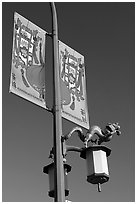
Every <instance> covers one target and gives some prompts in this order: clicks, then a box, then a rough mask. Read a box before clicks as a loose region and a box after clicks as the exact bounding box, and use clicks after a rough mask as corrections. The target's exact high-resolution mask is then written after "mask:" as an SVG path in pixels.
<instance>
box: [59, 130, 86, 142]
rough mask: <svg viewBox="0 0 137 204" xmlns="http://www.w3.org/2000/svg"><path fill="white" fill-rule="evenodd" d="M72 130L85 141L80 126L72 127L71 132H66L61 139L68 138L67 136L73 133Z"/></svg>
mask: <svg viewBox="0 0 137 204" xmlns="http://www.w3.org/2000/svg"><path fill="white" fill-rule="evenodd" d="M74 132H77V133H78V137H79V138H80V139H81V141H82V142H84V141H85V138H86V137H85V136H84V133H83V130H82V128H80V127H75V128H73V129H72V130H71V132H69V133H68V134H66V135H64V136H63V139H64V140H67V139H69V138H70V137H71V136H72V134H73V133H74Z"/></svg>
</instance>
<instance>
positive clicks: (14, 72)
mask: <svg viewBox="0 0 137 204" xmlns="http://www.w3.org/2000/svg"><path fill="white" fill-rule="evenodd" d="M13 31H14V32H13V49H12V66H11V77H10V92H12V93H14V94H17V95H18V96H21V97H23V98H24V99H27V100H29V101H31V102H32V103H35V104H37V105H39V106H41V107H43V108H46V104H45V36H46V32H45V31H44V30H42V29H41V28H39V27H38V26H36V25H35V24H33V23H31V22H30V21H29V20H27V19H26V18H24V17H22V16H21V15H19V14H18V13H16V12H15V13H14V28H13Z"/></svg>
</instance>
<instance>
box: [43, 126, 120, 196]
mask: <svg viewBox="0 0 137 204" xmlns="http://www.w3.org/2000/svg"><path fill="white" fill-rule="evenodd" d="M74 132H77V133H78V137H79V138H80V140H81V141H82V142H83V144H84V146H83V147H82V148H81V147H76V146H69V145H67V144H66V141H67V140H68V139H69V138H70V137H71V136H72V135H73V133H74ZM115 133H116V134H117V135H120V134H121V132H120V126H119V124H118V123H113V124H111V123H108V124H107V125H106V127H105V129H104V130H102V129H101V128H100V127H99V126H92V127H91V128H90V129H89V130H88V131H87V133H86V134H84V133H83V130H82V128H80V127H75V128H73V129H72V130H71V131H70V132H69V133H68V134H66V135H63V136H62V139H61V140H62V152H63V158H64V180H65V184H64V186H65V196H67V195H68V194H69V190H68V182H67V173H68V172H70V171H71V166H69V165H68V164H66V163H65V162H66V158H65V157H66V155H67V153H68V152H70V151H75V152H79V153H80V157H81V158H83V159H85V160H86V164H87V181H88V182H89V183H91V184H97V185H98V191H99V192H100V191H101V185H100V184H103V183H105V182H107V181H108V180H109V170H108V163H107V157H108V156H109V155H110V154H111V150H110V149H109V148H108V147H106V146H104V145H101V144H102V143H103V142H108V141H110V140H111V139H112V136H113V134H115ZM95 135H97V136H98V138H96V139H94V140H93V137H94V136H95ZM89 142H91V144H92V145H91V146H88V144H89ZM54 154H55V151H54V148H52V150H51V151H50V156H49V158H52V159H53V160H54ZM43 172H44V173H47V174H49V183H50V191H49V196H50V197H54V173H53V172H54V163H51V164H50V165H48V166H46V167H44V169H43ZM65 172H66V173H65Z"/></svg>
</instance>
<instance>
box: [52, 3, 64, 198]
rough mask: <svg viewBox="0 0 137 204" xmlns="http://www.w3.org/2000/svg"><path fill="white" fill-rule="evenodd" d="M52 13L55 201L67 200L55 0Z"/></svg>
mask: <svg viewBox="0 0 137 204" xmlns="http://www.w3.org/2000/svg"><path fill="white" fill-rule="evenodd" d="M50 8H51V13H52V46H53V117H54V119H53V122H54V133H53V134H54V135H53V137H54V175H55V176H54V178H55V181H54V186H55V189H54V192H55V197H54V198H55V202H64V201H65V189H64V165H63V156H62V144H61V136H62V118H61V96H60V79H59V77H60V76H59V57H58V26H57V14H56V8H55V4H54V2H50Z"/></svg>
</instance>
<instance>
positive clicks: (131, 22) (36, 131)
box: [2, 2, 135, 202]
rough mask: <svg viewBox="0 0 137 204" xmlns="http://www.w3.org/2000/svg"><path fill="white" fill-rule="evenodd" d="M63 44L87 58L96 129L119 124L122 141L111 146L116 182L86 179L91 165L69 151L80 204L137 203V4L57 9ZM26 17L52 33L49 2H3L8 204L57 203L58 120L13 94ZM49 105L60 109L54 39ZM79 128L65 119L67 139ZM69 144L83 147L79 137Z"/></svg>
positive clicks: (71, 177)
mask: <svg viewBox="0 0 137 204" xmlns="http://www.w3.org/2000/svg"><path fill="white" fill-rule="evenodd" d="M56 9H57V13H58V26H59V40H61V41H62V42H64V43H65V44H67V45H69V46H70V47H72V48H74V49H75V50H76V51H78V52H79V53H81V54H82V55H84V57H85V64H86V81H87V97H88V109H89V115H90V125H91V126H92V125H99V126H100V127H102V128H104V127H105V125H106V124H107V123H108V122H112V123H113V122H119V124H120V126H121V131H122V134H121V136H119V137H118V136H116V135H115V136H114V137H113V139H112V140H111V141H110V142H109V143H107V144H106V145H107V146H108V147H110V148H111V149H112V153H111V155H110V157H109V158H108V160H109V171H110V180H109V182H107V183H106V184H104V185H102V192H101V193H99V192H97V186H96V185H92V184H90V183H88V182H87V181H86V163H85V161H84V160H83V159H81V158H80V157H79V153H75V152H72V153H69V154H68V155H67V163H68V164H70V165H72V171H71V172H70V173H69V174H68V182H69V190H70V195H69V196H68V198H67V199H68V200H70V201H73V202H80V201H81V202H130V201H134V199H135V192H134V187H135V177H134V173H135V164H134V159H135V154H134V150H135V136H134V134H135V131H134V128H135V125H134V124H135V121H134V119H135V115H134V112H135V108H134V107H135V98H134V91H135V88H134V83H135V68H134V66H135V55H134V52H135V47H134V43H135V42H134V39H135V30H134V26H135V5H134V3H125V2H123V3H120V2H119V3H112V2H109V3H97V2H95V3H92V2H88V3H82V2H77V3H74V2H68V3H67V2H66V3H65V2H64V3H63V2H59V3H56ZM15 11H16V12H18V13H19V14H21V15H22V16H24V17H25V18H27V19H28V20H30V21H31V22H33V23H34V24H36V25H38V26H39V27H41V28H42V29H44V30H46V31H48V32H51V13H50V7H49V3H18V2H16V3H3V5H2V20H3V23H2V35H3V36H2V43H3V55H2V57H3V72H2V76H3V93H2V95H3V97H2V99H3V137H2V143H3V149H2V156H3V166H2V176H3V188H2V191H3V201H5V202H52V201H53V199H52V198H50V197H48V194H47V192H48V188H49V184H48V176H47V175H45V174H43V173H42V168H43V166H44V165H47V164H49V163H50V162H51V161H50V159H48V156H49V151H50V149H51V148H52V142H53V141H52V127H53V125H52V115H51V114H50V113H49V112H47V111H46V110H44V109H42V108H40V107H38V106H36V105H34V104H33V103H31V102H28V101H26V100H24V99H22V98H20V97H18V96H16V95H14V94H12V93H9V80H10V71H11V51H12V37H13V34H12V33H13V14H14V12H15ZM46 56H47V57H46V59H47V66H46V82H47V103H48V105H49V106H50V107H52V59H51V38H50V37H49V38H48V41H47V53H46ZM75 126H76V125H75V124H73V123H71V122H69V121H66V120H64V119H63V133H64V134H66V133H67V132H68V131H70V130H71V129H72V128H73V127H75ZM68 144H73V145H76V146H82V145H83V144H82V142H81V141H80V140H79V138H78V137H77V136H76V135H75V134H74V136H73V137H71V139H70V140H69V141H68Z"/></svg>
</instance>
